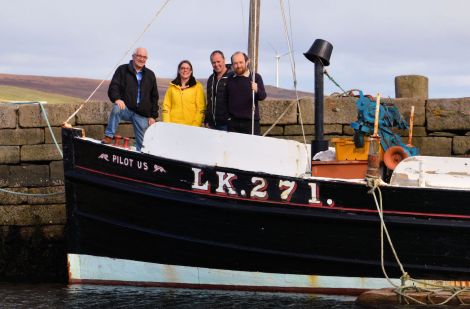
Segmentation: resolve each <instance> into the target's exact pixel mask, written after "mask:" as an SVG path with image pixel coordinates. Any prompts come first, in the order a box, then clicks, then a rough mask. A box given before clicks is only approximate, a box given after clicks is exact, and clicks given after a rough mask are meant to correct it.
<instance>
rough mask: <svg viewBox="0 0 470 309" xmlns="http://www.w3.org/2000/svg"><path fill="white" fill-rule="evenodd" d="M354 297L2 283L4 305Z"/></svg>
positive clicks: (340, 301)
mask: <svg viewBox="0 0 470 309" xmlns="http://www.w3.org/2000/svg"><path fill="white" fill-rule="evenodd" d="M354 300H355V298H354V297H343V296H321V295H312V294H294V293H291V294H289V293H259V292H233V291H212V290H190V289H170V288H147V287H120V286H94V285H72V286H66V285H52V284H0V307H1V308H48V309H49V308H188V309H189V308H191V309H193V308H205V309H206V308H345V309H348V308H349V309H359V308H361V307H360V306H357V305H355V304H354Z"/></svg>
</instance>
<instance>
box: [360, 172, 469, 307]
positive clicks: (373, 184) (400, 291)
mask: <svg viewBox="0 0 470 309" xmlns="http://www.w3.org/2000/svg"><path fill="white" fill-rule="evenodd" d="M381 184H382V180H381V179H380V178H376V177H367V178H366V185H367V187H369V188H370V189H369V191H368V192H367V193H369V194H372V196H373V198H374V202H375V206H376V208H377V213H378V215H379V218H380V259H381V261H380V262H381V265H380V266H381V268H382V272H383V274H384V277H385V279H386V280H387V281H388V282H389V283H390V285H391V286H393V287H394V290H393V291H394V292H395V293H396V294H397V295H399V296H401V297H403V299H404V300H405V302H406V303H407V304H410V301H411V302H412V303H415V304H420V305H428V303H426V302H422V301H420V300H418V299H416V298H415V297H412V296H410V295H407V294H406V291H407V290H410V289H413V290H414V291H416V292H426V293H428V294H427V299H428V301H429V302H430V303H429V304H432V305H445V304H447V303H448V302H449V301H451V300H452V299H453V298H457V299H458V300H459V302H460V304H462V305H468V304H466V303H465V302H464V301H463V300H462V299H461V298H460V294H462V293H463V292H470V288H458V287H451V286H443V285H438V284H432V283H428V282H424V281H420V280H416V279H413V278H411V276H410V275H409V274H408V272H406V271H405V267H404V266H403V264H402V262H401V261H400V258H399V257H398V253H397V251H396V249H395V246H394V245H393V242H392V239H391V237H390V234H389V232H388V229H387V226H386V224H385V220H384V215H383V199H382V191H381V190H380V185H381ZM375 191H377V192H378V195H379V198H378V199H377V196H376V194H375ZM384 232H385V236H386V237H387V241H388V244H389V246H390V249H391V250H392V253H393V256H394V257H395V260H396V262H397V264H398V266H399V268H400V271H401V273H402V276H401V277H400V280H401V285H400V286H398V285H396V284H395V283H393V282H392V280H391V279H390V278H389V276H388V274H387V272H386V270H385V259H384ZM406 281H411V282H415V283H418V284H421V285H423V286H434V287H436V288H439V289H426V288H422V287H417V286H409V285H408V286H407V285H406ZM440 291H449V292H451V293H452V294H451V295H450V296H449V297H447V298H446V299H445V300H444V301H442V302H440V303H434V302H433V301H432V295H433V294H434V295H435V294H437V293H438V292H440Z"/></svg>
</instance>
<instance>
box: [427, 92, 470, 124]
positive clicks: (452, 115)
mask: <svg viewBox="0 0 470 309" xmlns="http://www.w3.org/2000/svg"><path fill="white" fill-rule="evenodd" d="M426 120H427V127H426V128H427V130H428V131H449V130H470V98H462V99H432V100H428V101H427V104H426Z"/></svg>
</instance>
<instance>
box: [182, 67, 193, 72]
mask: <svg viewBox="0 0 470 309" xmlns="http://www.w3.org/2000/svg"><path fill="white" fill-rule="evenodd" d="M180 71H191V68H190V67H180Z"/></svg>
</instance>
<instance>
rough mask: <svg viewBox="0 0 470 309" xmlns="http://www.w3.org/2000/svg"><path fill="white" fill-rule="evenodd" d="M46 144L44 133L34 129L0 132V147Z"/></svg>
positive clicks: (41, 130) (4, 130)
mask: <svg viewBox="0 0 470 309" xmlns="http://www.w3.org/2000/svg"><path fill="white" fill-rule="evenodd" d="M41 143H44V131H43V129H40V128H34V129H3V130H0V145H31V144H41Z"/></svg>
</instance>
